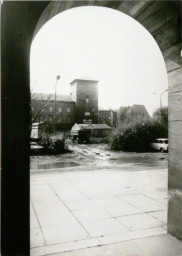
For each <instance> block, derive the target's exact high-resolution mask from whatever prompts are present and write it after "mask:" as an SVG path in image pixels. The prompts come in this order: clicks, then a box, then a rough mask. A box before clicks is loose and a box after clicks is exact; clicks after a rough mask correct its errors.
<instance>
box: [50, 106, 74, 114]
mask: <svg viewBox="0 0 182 256" xmlns="http://www.w3.org/2000/svg"><path fill="white" fill-rule="evenodd" d="M66 111H67V113H70V111H71V110H70V108H67V109H66ZM49 112H53V106H50V107H49ZM57 112H58V113H61V112H62V108H61V107H58V108H57Z"/></svg>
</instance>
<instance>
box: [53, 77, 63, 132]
mask: <svg viewBox="0 0 182 256" xmlns="http://www.w3.org/2000/svg"><path fill="white" fill-rule="evenodd" d="M60 78H61V76H60V75H57V76H56V83H55V101H54V134H55V135H56V114H57V109H56V104H57V94H56V89H57V83H58V80H59V79H60Z"/></svg>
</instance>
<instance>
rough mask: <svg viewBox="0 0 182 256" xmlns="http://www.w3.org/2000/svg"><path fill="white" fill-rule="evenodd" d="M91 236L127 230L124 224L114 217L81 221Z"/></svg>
mask: <svg viewBox="0 0 182 256" xmlns="http://www.w3.org/2000/svg"><path fill="white" fill-rule="evenodd" d="M82 224H83V226H84V227H85V229H86V230H87V231H88V233H89V234H90V235H91V236H92V237H98V236H104V235H110V234H117V233H123V232H128V231H129V229H127V228H126V227H125V226H124V225H122V224H121V223H120V222H119V221H117V220H116V219H114V218H109V219H100V220H94V221H84V222H82Z"/></svg>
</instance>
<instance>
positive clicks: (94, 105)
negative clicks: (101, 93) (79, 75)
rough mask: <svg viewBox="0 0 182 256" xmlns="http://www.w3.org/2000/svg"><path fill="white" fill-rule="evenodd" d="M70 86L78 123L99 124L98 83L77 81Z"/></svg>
mask: <svg viewBox="0 0 182 256" xmlns="http://www.w3.org/2000/svg"><path fill="white" fill-rule="evenodd" d="M70 85H71V96H72V98H73V100H74V101H75V103H76V122H77V123H83V122H92V123H94V124H98V81H96V80H87V79H75V80H73V81H72V82H71V83H70Z"/></svg>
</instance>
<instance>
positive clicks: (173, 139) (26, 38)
mask: <svg viewBox="0 0 182 256" xmlns="http://www.w3.org/2000/svg"><path fill="white" fill-rule="evenodd" d="M93 4H95V5H104V6H106V7H111V8H114V9H118V10H123V11H124V12H126V13H128V12H129V13H130V15H136V19H141V23H142V24H143V25H144V26H146V27H148V29H149V30H150V29H151V31H152V34H153V36H154V37H155V38H156V40H157V42H158V44H159V46H160V47H161V49H162V51H163V54H164V57H165V59H166V63H167V69H168V74H169V108H170V112H169V213H168V216H169V218H168V219H169V222H168V228H169V232H170V233H171V234H173V235H175V236H176V237H178V238H181V229H180V227H181V226H182V225H180V223H181V220H182V218H181V205H180V202H181V186H182V185H181V180H182V178H181V177H182V172H181V166H182V162H181V161H182V159H181V142H182V136H181V134H180V132H179V131H180V129H181V124H182V117H181V113H182V111H181V105H180V100H181V77H180V73H181V57H180V43H181V42H180V41H181V39H180V28H181V23H180V6H181V5H180V4H181V3H180V2H174V3H172V2H168V1H166V2H150V1H149V2H147V3H144V2H136V3H134V4H133V2H128V1H126V2H125V1H123V2H120V1H114V2H112V1H105V2H104V1H102V2H94V3H93V2H92V3H91V2H90V1H86V2H80V1H78V2H52V3H50V5H49V3H48V2H46V3H45V2H42V3H36V2H27V3H26V2H24V3H17V2H16V3H13V2H6V3H3V8H2V23H3V29H2V47H3V51H2V84H3V91H2V93H3V95H2V96H3V98H2V112H3V114H4V117H3V119H2V125H4V126H5V127H6V130H4V132H3V137H2V147H3V152H2V168H3V170H4V171H6V172H4V174H3V176H2V182H3V184H4V185H3V189H2V197H4V196H6V201H5V200H4V199H3V200H4V201H3V205H4V210H5V209H6V210H7V212H6V220H5V218H4V217H3V216H5V215H4V212H3V213H2V225H3V228H2V231H3V234H4V235H3V237H2V250H4V251H6V252H7V251H9V252H11V253H10V254H12V250H17V252H19V253H20V252H22V251H23V252H27V249H28V248H29V246H28V244H29V237H28V236H27V239H26V242H24V243H22V237H24V233H25V232H27V231H28V229H29V226H28V222H27V220H28V218H27V217H26V216H28V212H29V206H28V204H29V202H28V199H29V196H28V195H29V193H28V190H29V185H28V183H29V182H28V180H29V175H28V169H29V160H28V151H29V147H28V144H29V132H28V127H29V104H28V100H29V90H28V84H29V72H28V70H29V65H28V60H29V50H30V45H31V40H32V35H33V32H34V28H35V26H36V24H37V20H38V19H39V17H40V15H41V13H42V12H43V10H44V9H45V8H46V7H48V9H47V10H52V11H51V12H48V13H49V15H48V13H47V12H46V11H45V12H44V13H43V15H42V19H41V20H42V21H41V22H42V25H43V24H44V23H45V22H46V21H47V19H48V18H50V17H53V16H54V15H55V13H56V12H57V13H58V12H60V10H62V11H63V10H66V9H69V8H72V7H74V6H78V5H79V6H80V5H93ZM20 5H21V6H20ZM164 7H165V8H164ZM22 10H23V11H22ZM166 10H168V11H169V13H170V14H171V15H172V16H170V18H169V15H168V14H169V13H168V12H167V11H166ZM12 13H13V14H14V15H12ZM155 13H156V14H155ZM25 14H26V15H25ZM155 15H156V16H155ZM48 16H50V17H48ZM156 17H157V19H156ZM22 20H24V23H23V24H22ZM39 24H40V23H39ZM153 24H155V26H153ZM5 27H6V28H5ZM12 38H13V40H16V44H15V45H13V46H12V45H11V42H12ZM7 42H8V43H7ZM10 49H11V50H10ZM14 67H16V69H14ZM17 74H18V76H17ZM20 92H21V93H20ZM7 99H8V100H7ZM26 117H27V118H26ZM12 124H13V125H12ZM10 145H12V146H11V147H10ZM13 145H16V146H15V147H14V146H13ZM9 158H11V162H9ZM22 159H24V160H23V162H22ZM25 173H26V174H25ZM18 179H19V181H18ZM14 180H16V183H14ZM10 181H11V182H10ZM5 184H7V185H6V186H5ZM10 191H11V192H10ZM25 191H26V193H25ZM15 192H16V193H15ZM10 201H11V202H13V201H14V202H17V203H18V204H19V205H24V206H25V205H26V210H24V211H23V212H22V210H20V208H19V207H16V209H15V207H10V206H9V202H10ZM24 209H25V208H24ZM4 210H3V211H4ZM13 213H14V215H13ZM12 215H13V216H14V217H13V219H12ZM20 220H21V221H23V220H24V222H25V225H22V227H21V230H20V229H19V231H20V232H19V233H18V234H17V226H16V228H14V229H13V231H12V230H11V234H12V236H11V237H10V236H9V232H8V231H9V230H8V229H7V226H8V227H9V228H12V227H15V225H14V223H17V222H19V221H20ZM7 223H8V225H6V224H7ZM5 226H6V229H5ZM27 234H28V233H27ZM14 238H16V239H14ZM5 239H7V241H8V243H7V244H8V246H9V248H7V247H5ZM20 244H21V245H22V246H20ZM3 246H4V247H3ZM13 253H14V252H13ZM14 255H16V254H15V253H14ZM17 255H18V253H17Z"/></svg>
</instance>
